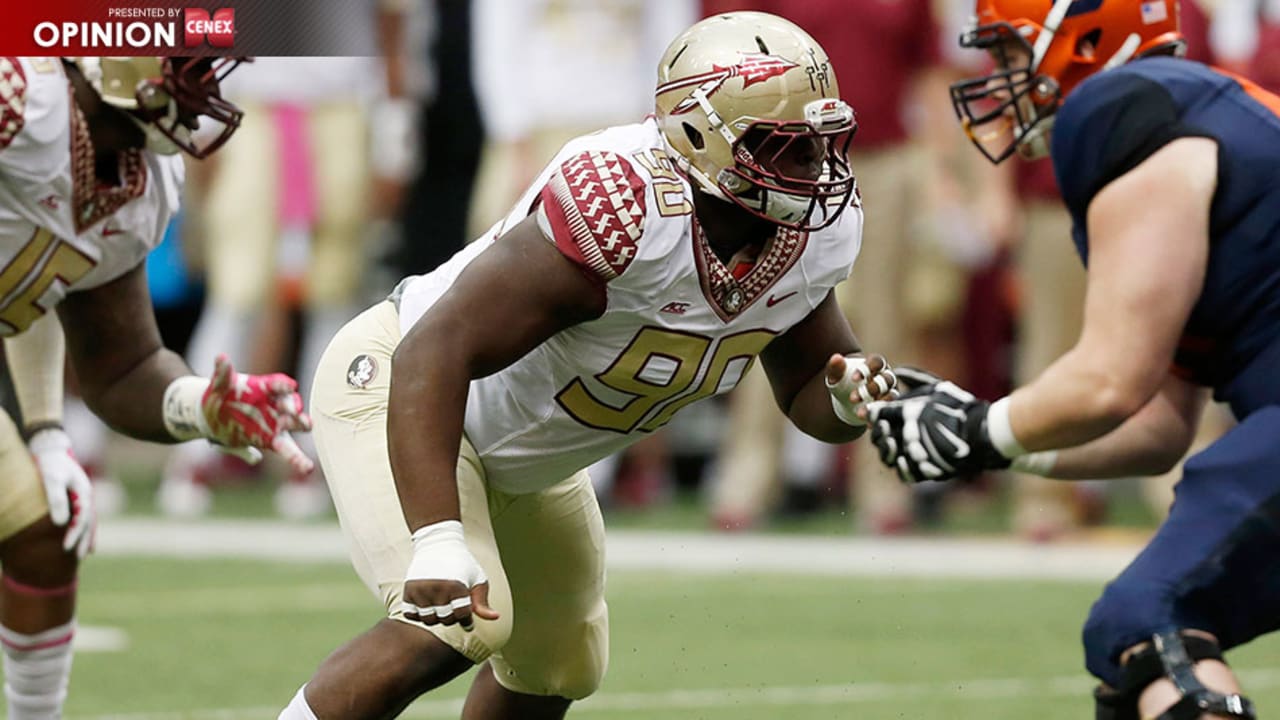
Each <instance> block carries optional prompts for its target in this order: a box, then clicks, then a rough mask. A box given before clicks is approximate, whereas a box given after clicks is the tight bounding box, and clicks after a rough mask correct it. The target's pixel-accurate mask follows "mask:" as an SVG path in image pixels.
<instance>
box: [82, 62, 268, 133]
mask: <svg viewBox="0 0 1280 720" xmlns="http://www.w3.org/2000/svg"><path fill="white" fill-rule="evenodd" d="M68 59H69V60H70V61H71V62H73V63H74V64H75V65H76V67H78V68H79V69H80V72H81V74H82V75H84V78H85V80H87V81H88V82H89V84H90V85H91V86H92V87H93V89H94V90H95V91H97V93H98V95H99V96H100V97H101V98H102V101H103V102H105V103H107V104H108V105H111V106H113V107H117V108H120V109H121V110H124V111H125V112H126V113H128V115H129V117H130V118H131V119H133V121H134V122H136V123H137V124H138V126H139V127H140V128H142V131H143V132H144V133H146V136H147V149H149V150H152V151H154V152H157V153H160V154H162V155H173V154H175V153H177V152H178V151H180V150H181V151H183V152H186V153H187V154H189V155H191V156H193V157H197V158H202V157H205V156H206V155H208V154H209V153H211V152H213V151H214V150H217V149H218V148H219V147H221V146H222V144H223V143H225V142H226V141H227V140H228V139H229V138H230V137H231V134H232V133H234V132H235V131H236V128H238V127H239V126H240V118H241V117H242V116H243V115H244V113H243V111H241V110H240V108H238V107H236V106H235V105H234V104H232V103H230V102H228V101H227V100H224V99H223V97H222V90H221V87H220V83H221V82H222V80H223V78H225V77H226V76H227V75H228V74H229V73H230V72H231V71H232V70H234V69H235V68H236V66H238V65H239V64H240V63H241V62H242V60H243V58H212V57H204V58H195V57H74V58H68ZM201 117H205V118H208V119H210V120H212V121H214V122H216V123H218V124H220V125H221V127H220V128H218V129H217V130H216V131H215V132H213V133H207V134H205V135H206V136H207V139H204V140H203V141H197V139H196V137H195V136H194V132H193V131H194V130H195V129H196V128H197V127H199V125H200V123H199V118H201Z"/></svg>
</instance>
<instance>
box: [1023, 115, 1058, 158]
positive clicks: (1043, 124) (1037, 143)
mask: <svg viewBox="0 0 1280 720" xmlns="http://www.w3.org/2000/svg"><path fill="white" fill-rule="evenodd" d="M1055 117H1056V116H1054V115H1050V116H1048V117H1046V118H1044V119H1042V120H1041V121H1040V122H1038V123H1036V126H1035V127H1033V128H1031V129H1030V130H1028V131H1027V132H1026V133H1024V134H1023V135H1021V136H1019V137H1018V154H1020V155H1022V157H1024V158H1026V159H1027V160H1039V159H1040V158H1045V157H1049V131H1050V130H1051V129H1053V121H1054V118H1055Z"/></svg>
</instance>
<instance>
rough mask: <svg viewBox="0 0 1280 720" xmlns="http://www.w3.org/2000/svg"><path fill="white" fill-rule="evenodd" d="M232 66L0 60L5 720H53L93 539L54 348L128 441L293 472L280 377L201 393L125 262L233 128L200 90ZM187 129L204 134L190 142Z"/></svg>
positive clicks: (150, 241) (0, 535) (295, 415)
mask: <svg viewBox="0 0 1280 720" xmlns="http://www.w3.org/2000/svg"><path fill="white" fill-rule="evenodd" d="M235 64H236V61H234V60H230V61H228V60H214V59H202V60H196V59H190V58H168V59H166V58H154V57H136V58H75V59H60V58H13V57H2V58H0V336H4V337H5V350H6V356H7V360H8V365H9V370H10V374H11V376H12V380H13V385H14V389H15V394H16V395H17V399H18V405H19V409H20V411H21V415H22V429H21V432H20V431H19V429H18V427H17V426H16V425H15V424H14V422H13V421H12V420H11V419H10V418H9V416H8V415H7V414H5V413H0V498H3V499H2V500H0V563H2V564H3V583H2V586H0V640H2V641H3V652H4V676H5V695H6V698H7V703H8V717H9V718H12V719H13V720H34V719H36V718H55V717H60V716H61V708H62V703H63V700H64V699H65V697H66V692H67V683H68V679H69V676H70V669H71V640H72V638H73V636H74V634H75V622H74V619H73V618H74V607H75V578H76V571H77V567H78V563H79V560H80V559H82V558H83V557H84V555H85V554H86V553H87V552H88V551H89V549H90V547H91V544H92V538H93V524H94V519H93V510H92V494H91V488H90V485H89V480H88V478H87V477H86V476H85V473H84V471H83V469H81V468H80V466H79V465H78V464H77V463H76V462H75V460H74V458H73V457H72V456H71V454H70V449H71V446H70V442H69V440H68V439H67V436H66V433H65V432H63V430H62V428H61V422H60V421H61V413H62V382H63V376H62V372H63V357H64V353H66V351H67V349H69V350H70V352H69V355H70V357H71V360H72V364H73V366H74V368H75V370H76V374H77V376H78V378H79V380H80V384H81V392H82V394H83V396H84V397H85V400H86V402H87V403H88V404H89V406H90V407H91V408H93V409H94V410H95V412H97V413H98V414H99V415H100V416H101V417H102V418H103V419H104V420H106V421H107V422H109V423H111V424H112V425H114V426H115V427H117V428H118V429H119V430H121V431H123V432H125V433H127V434H129V435H133V436H134V437H138V438H141V439H148V440H156V441H161V442H174V441H178V440H189V439H194V438H199V437H205V438H209V439H212V440H215V441H218V442H220V443H222V444H224V445H226V446H228V447H231V448H241V450H242V452H246V453H250V454H252V453H256V452H257V449H256V448H275V449H278V450H280V451H281V452H283V453H284V454H286V455H287V456H289V457H290V459H291V461H292V462H295V463H298V464H300V465H304V466H305V465H309V461H308V460H307V459H306V458H305V457H303V456H302V455H301V454H300V453H297V452H296V447H295V446H294V445H293V443H292V441H291V440H290V439H289V436H288V432H287V431H288V430H290V429H305V428H306V427H307V425H308V420H307V419H306V417H305V415H304V414H303V413H302V408H301V402H300V398H298V397H297V394H296V392H295V385H294V384H293V381H292V380H290V379H289V378H286V377H284V376H279V375H277V376H264V377H255V376H244V375H237V374H236V373H235V372H234V370H233V369H232V368H231V367H230V365H229V364H226V363H223V364H222V365H221V366H220V367H219V370H218V372H217V373H215V377H214V378H213V380H212V382H211V381H210V380H208V379H204V378H198V377H194V376H192V375H191V372H190V370H188V369H187V367H186V366H185V365H184V364H183V363H182V362H181V360H180V359H179V358H178V357H177V356H176V355H174V354H173V353H170V352H168V351H166V350H164V349H163V348H162V347H161V344H160V340H159V333H158V331H157V329H156V327H155V320H154V315H153V314H152V310H151V306H150V300H149V297H148V296H147V290H146V280H145V275H144V272H143V260H144V259H145V258H146V255H147V253H148V252H149V251H150V250H151V249H152V248H154V247H155V246H156V245H157V244H159V242H160V240H161V238H162V237H163V234H164V231H165V228H166V226H167V225H168V223H169V221H170V219H171V218H172V217H173V216H174V214H175V213H176V212H177V209H178V201H179V196H180V194H181V188H182V181H183V164H182V159H181V158H180V157H178V156H177V153H178V152H179V151H186V152H187V153H189V154H191V155H193V156H196V157H203V156H204V155H206V154H208V153H209V152H212V151H213V150H214V149H216V147H217V146H219V145H221V144H222V142H223V141H225V140H226V138H227V137H229V136H230V134H231V132H233V131H234V130H235V125H236V123H237V122H238V119H239V112H238V110H236V108H235V107H234V106H232V105H230V104H228V103H226V102H225V101H223V100H222V99H221V97H220V96H219V94H218V81H219V80H220V79H221V77H222V76H224V75H225V74H226V72H229V71H230V69H231V68H234V67H235ZM197 118H205V119H206V121H216V122H219V123H221V124H222V130H221V132H215V133H213V134H211V135H210V136H209V138H210V139H209V141H208V142H207V143H205V144H203V145H198V144H197V143H196V142H195V140H194V139H193V138H192V130H193V129H194V127H195V125H196V124H197V123H196V119H197ZM55 308H57V309H58V310H59V314H60V316H61V325H60V323H59V318H58V317H56V316H54V315H53V314H52V312H51V311H53V310H54V309H55ZM63 326H65V328H66V336H65V339H64V335H63V332H62V327H63ZM251 416H254V417H255V419H253V420H251ZM24 439H25V441H26V442H25V445H24V442H23V440H24ZM28 450H29V451H30V452H29V453H28ZM62 526H66V528H65V529H64V528H63V527H62Z"/></svg>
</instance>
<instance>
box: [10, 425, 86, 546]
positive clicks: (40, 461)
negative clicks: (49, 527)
mask: <svg viewBox="0 0 1280 720" xmlns="http://www.w3.org/2000/svg"><path fill="white" fill-rule="evenodd" d="M27 449H28V450H30V451H31V456H32V458H34V459H35V462H36V468H37V469H38V470H39V471H40V480H41V481H42V482H43V483H44V492H45V497H46V498H47V499H48V501H49V519H50V520H52V521H53V524H54V525H58V526H63V525H65V526H66V527H67V534H66V535H65V536H64V537H63V540H62V549H63V550H66V551H67V552H73V551H74V552H75V554H76V557H78V558H80V559H82V560H83V559H84V556H85V555H88V554H89V550H90V549H91V548H92V547H93V535H94V529H95V527H96V525H97V518H95V517H94V510H93V485H92V484H91V483H90V482H89V475H88V474H87V473H85V471H84V468H82V467H80V463H78V462H76V459H75V457H73V456H72V454H71V438H70V437H68V436H67V433H66V432H65V431H63V430H62V429H61V428H56V427H52V428H46V429H44V430H41V431H39V432H37V433H36V434H35V435H32V436H31V439H30V440H29V441H27Z"/></svg>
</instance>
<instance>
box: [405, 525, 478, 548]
mask: <svg viewBox="0 0 1280 720" xmlns="http://www.w3.org/2000/svg"><path fill="white" fill-rule="evenodd" d="M453 542H459V543H462V544H463V545H466V536H465V535H463V533H462V521H461V520H441V521H440V522H437V523H431V524H430V525H423V526H422V527H420V528H418V529H417V530H414V531H413V551H414V552H418V551H419V550H424V549H426V548H428V547H431V546H432V545H440V544H448V543H453Z"/></svg>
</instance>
